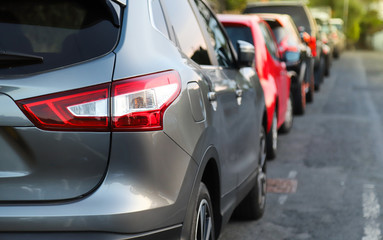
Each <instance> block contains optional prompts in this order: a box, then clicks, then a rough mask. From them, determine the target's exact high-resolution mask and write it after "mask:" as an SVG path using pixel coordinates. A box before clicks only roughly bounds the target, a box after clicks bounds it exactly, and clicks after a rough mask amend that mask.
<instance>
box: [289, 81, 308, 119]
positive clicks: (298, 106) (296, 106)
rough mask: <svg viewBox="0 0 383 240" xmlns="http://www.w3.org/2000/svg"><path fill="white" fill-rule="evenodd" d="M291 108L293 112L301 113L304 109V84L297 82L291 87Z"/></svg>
mask: <svg viewBox="0 0 383 240" xmlns="http://www.w3.org/2000/svg"><path fill="white" fill-rule="evenodd" d="M292 92H293V98H294V102H293V110H294V114H297V115H302V114H304V113H305V109H306V86H305V84H302V83H298V84H297V85H296V86H295V87H294V88H293V91H292Z"/></svg>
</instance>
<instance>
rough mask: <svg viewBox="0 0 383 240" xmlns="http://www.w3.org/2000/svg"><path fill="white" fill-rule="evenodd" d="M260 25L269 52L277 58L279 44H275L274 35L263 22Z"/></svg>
mask: <svg viewBox="0 0 383 240" xmlns="http://www.w3.org/2000/svg"><path fill="white" fill-rule="evenodd" d="M259 27H260V28H261V32H262V34H263V37H264V38H265V43H266V47H267V50H269V53H270V54H271V55H272V56H273V57H274V58H277V56H278V55H277V54H278V53H277V51H278V49H277V46H276V44H275V40H274V38H273V37H272V35H271V33H270V31H269V29H268V28H267V27H266V26H265V25H264V24H263V23H260V24H259Z"/></svg>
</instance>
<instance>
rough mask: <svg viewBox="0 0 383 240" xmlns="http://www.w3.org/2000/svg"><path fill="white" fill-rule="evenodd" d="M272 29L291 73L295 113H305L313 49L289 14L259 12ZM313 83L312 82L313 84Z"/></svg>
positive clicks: (311, 77)
mask: <svg viewBox="0 0 383 240" xmlns="http://www.w3.org/2000/svg"><path fill="white" fill-rule="evenodd" d="M258 16H260V17H261V18H263V19H264V20H265V21H266V22H267V23H268V24H269V26H270V28H271V29H272V31H273V33H274V35H275V37H276V40H277V43H278V51H279V54H280V56H282V59H283V60H284V61H285V62H286V66H287V70H288V71H289V72H290V74H291V92H292V95H293V100H294V101H293V105H294V113H295V114H303V113H304V112H305V108H306V93H307V92H309V91H310V81H311V82H312V81H313V76H314V68H313V64H312V60H313V57H312V55H311V49H310V48H309V47H308V46H307V44H306V43H305V42H304V41H303V40H302V38H301V36H300V34H299V32H298V30H297V28H296V26H295V24H294V22H293V20H292V19H291V17H290V16H289V15H287V14H276V13H274V14H270V13H269V14H267V13H263V14H258ZM311 85H312V84H311Z"/></svg>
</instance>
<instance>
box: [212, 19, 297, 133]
mask: <svg viewBox="0 0 383 240" xmlns="http://www.w3.org/2000/svg"><path fill="white" fill-rule="evenodd" d="M219 18H220V21H221V22H222V23H223V25H224V26H225V27H233V28H235V27H248V28H249V29H251V33H252V37H253V42H254V45H255V69H256V71H257V73H258V75H259V78H260V82H261V85H262V88H263V91H264V95H265V102H266V107H267V117H268V118H267V119H268V124H267V127H268V131H269V130H270V129H271V124H272V118H273V115H274V112H275V108H276V107H277V105H278V116H277V119H278V128H279V127H280V126H281V125H282V124H283V122H284V121H285V112H286V106H287V100H288V97H289V94H290V77H289V76H288V75H287V71H286V65H285V63H283V62H281V61H280V60H279V59H276V58H275V57H273V56H272V55H271V54H270V52H269V51H268V49H267V47H266V43H265V39H264V37H263V34H262V32H261V29H260V26H259V24H264V26H266V27H268V26H267V25H266V22H264V21H263V20H262V19H261V18H259V17H257V16H255V15H246V16H240V15H219ZM229 35H230V34H229ZM233 40H234V39H232V41H233ZM277 56H278V57H279V55H277ZM277 101H278V102H277Z"/></svg>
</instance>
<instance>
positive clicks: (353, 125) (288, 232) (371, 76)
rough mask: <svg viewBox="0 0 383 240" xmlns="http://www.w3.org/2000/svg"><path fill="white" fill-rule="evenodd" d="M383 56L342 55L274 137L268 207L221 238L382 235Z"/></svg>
mask: <svg viewBox="0 0 383 240" xmlns="http://www.w3.org/2000/svg"><path fill="white" fill-rule="evenodd" d="M382 125H383V54H382V53H379V52H364V51H352V52H344V53H343V55H341V57H340V59H338V60H334V62H333V67H332V69H331V75H330V77H327V78H325V81H324V83H323V84H322V85H321V89H320V91H319V92H317V93H316V95H315V97H314V103H312V104H309V105H308V106H307V108H306V113H305V115H303V116H296V117H295V119H294V126H293V128H292V130H291V132H290V133H289V134H287V135H279V140H278V144H279V145H278V151H277V157H276V159H274V160H272V161H269V162H268V163H267V164H268V165H267V168H268V195H267V203H266V204H267V208H266V212H265V215H264V216H263V218H262V219H261V220H259V221H256V222H248V221H239V220H234V219H233V220H231V221H230V223H229V224H228V225H227V226H226V228H225V229H224V230H223V232H222V234H221V237H220V238H219V239H220V240H254V239H261V240H303V239H314V240H358V239H359V240H379V239H382V232H381V231H382V230H383V224H380V223H383V221H382V220H383V217H382V215H383V214H382V213H381V207H380V206H381V205H382V204H383V184H382V182H383V132H382V129H383V127H382Z"/></svg>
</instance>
